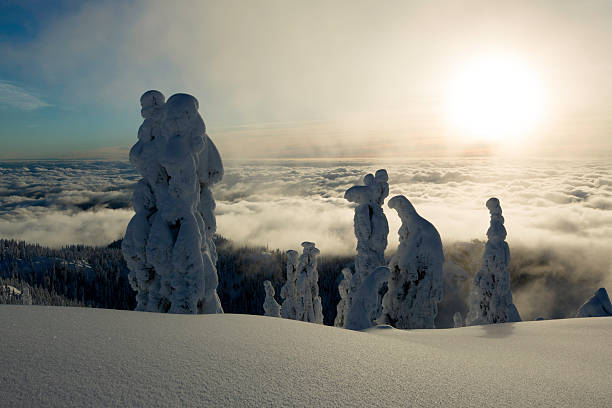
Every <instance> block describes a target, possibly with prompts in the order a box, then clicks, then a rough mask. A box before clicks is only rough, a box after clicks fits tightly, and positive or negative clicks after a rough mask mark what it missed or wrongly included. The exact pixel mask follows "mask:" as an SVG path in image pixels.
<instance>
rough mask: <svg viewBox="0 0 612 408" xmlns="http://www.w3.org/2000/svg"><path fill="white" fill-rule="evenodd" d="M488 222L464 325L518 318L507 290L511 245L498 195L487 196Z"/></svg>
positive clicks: (517, 319)
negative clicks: (482, 252) (478, 268)
mask: <svg viewBox="0 0 612 408" xmlns="http://www.w3.org/2000/svg"><path fill="white" fill-rule="evenodd" d="M487 208H488V209H489V212H490V213H491V223H490V226H489V229H488V230H487V238H488V241H487V244H486V245H485V251H484V254H483V255H482V266H481V268H480V270H479V271H478V273H477V274H476V276H475V277H474V281H473V282H472V289H471V291H470V302H469V304H470V311H469V312H468V315H467V316H466V319H465V323H466V325H467V326H474V325H479V324H491V323H505V322H520V321H521V317H520V316H519V313H518V310H516V307H515V306H514V303H512V292H511V291H510V274H509V273H508V265H509V263H510V248H509V247H508V243H507V242H506V241H505V240H506V228H505V227H504V217H503V216H502V209H501V206H500V205H499V200H498V199H497V198H490V199H489V200H487Z"/></svg>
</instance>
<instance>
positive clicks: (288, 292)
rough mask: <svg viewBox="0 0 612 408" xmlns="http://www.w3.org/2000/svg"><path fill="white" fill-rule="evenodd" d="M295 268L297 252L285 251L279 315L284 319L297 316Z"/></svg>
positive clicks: (296, 266) (296, 265)
mask: <svg viewBox="0 0 612 408" xmlns="http://www.w3.org/2000/svg"><path fill="white" fill-rule="evenodd" d="M297 268H298V253H297V251H294V250H292V249H291V250H289V251H287V281H286V282H285V284H284V285H283V286H282V287H281V292H280V295H281V298H283V305H282V307H281V317H284V318H285V319H294V320H295V319H296V318H297V309H296V307H297V297H298V296H297V286H296V285H297Z"/></svg>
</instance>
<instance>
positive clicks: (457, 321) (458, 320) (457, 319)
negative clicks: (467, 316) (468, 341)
mask: <svg viewBox="0 0 612 408" xmlns="http://www.w3.org/2000/svg"><path fill="white" fill-rule="evenodd" d="M453 323H454V325H455V328H457V327H463V317H462V316H461V313H459V312H455V314H454V315H453Z"/></svg>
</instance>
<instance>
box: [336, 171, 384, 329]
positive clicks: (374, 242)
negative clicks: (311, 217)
mask: <svg viewBox="0 0 612 408" xmlns="http://www.w3.org/2000/svg"><path fill="white" fill-rule="evenodd" d="M388 180H389V176H388V175H387V171H386V170H384V169H380V170H377V171H376V174H375V175H372V174H367V175H366V176H365V177H364V178H363V183H364V185H363V186H353V187H351V188H349V189H348V190H346V192H345V193H344V198H345V199H346V200H348V201H350V202H352V203H355V204H357V207H355V217H354V228H355V237H357V257H356V258H355V273H354V274H353V277H352V279H351V284H350V287H349V291H348V300H347V301H346V302H345V311H344V315H348V310H350V308H351V305H352V304H353V297H354V296H355V294H356V293H357V292H358V291H359V287H360V286H361V283H362V282H363V281H364V280H365V279H366V277H367V276H368V275H369V274H370V273H372V272H373V271H374V270H375V269H376V268H378V267H379V266H386V262H385V249H386V248H387V236H388V235H389V224H388V222H387V217H386V216H385V213H384V212H383V209H382V205H383V204H384V202H385V198H386V197H387V196H388V195H389V183H388ZM371 323H372V325H374V322H371Z"/></svg>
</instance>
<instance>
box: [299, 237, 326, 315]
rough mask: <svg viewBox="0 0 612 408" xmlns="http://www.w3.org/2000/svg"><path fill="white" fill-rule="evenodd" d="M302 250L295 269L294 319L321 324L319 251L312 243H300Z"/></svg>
mask: <svg viewBox="0 0 612 408" xmlns="http://www.w3.org/2000/svg"><path fill="white" fill-rule="evenodd" d="M302 247H303V248H304V250H303V252H302V255H300V260H299V263H298V267H297V280H296V288H297V304H296V312H297V313H296V318H295V320H301V321H303V322H311V323H318V324H323V306H322V304H321V297H320V296H319V272H318V271H317V255H319V253H320V251H319V250H318V249H317V248H316V247H315V244H314V243H313V242H302Z"/></svg>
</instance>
